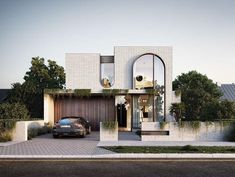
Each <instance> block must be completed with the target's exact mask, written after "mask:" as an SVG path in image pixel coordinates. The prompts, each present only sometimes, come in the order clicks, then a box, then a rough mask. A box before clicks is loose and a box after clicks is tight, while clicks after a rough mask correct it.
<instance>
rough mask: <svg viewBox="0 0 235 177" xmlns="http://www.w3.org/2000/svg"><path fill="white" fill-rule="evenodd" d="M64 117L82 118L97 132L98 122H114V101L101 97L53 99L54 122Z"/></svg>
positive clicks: (63, 97) (110, 98)
mask: <svg viewBox="0 0 235 177" xmlns="http://www.w3.org/2000/svg"><path fill="white" fill-rule="evenodd" d="M65 116H81V117H84V118H85V119H87V120H88V121H89V122H90V123H91V127H92V130H93V131H98V130H99V123H100V122H102V121H112V120H115V99H114V98H113V97H102V96H92V97H82V98H81V97H69V96H61V97H56V98H54V121H55V122H57V121H58V120H59V119H60V118H61V117H65Z"/></svg>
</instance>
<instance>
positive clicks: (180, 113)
mask: <svg viewBox="0 0 235 177" xmlns="http://www.w3.org/2000/svg"><path fill="white" fill-rule="evenodd" d="M170 113H171V115H173V116H174V117H175V119H176V121H180V120H181V119H183V118H184V117H185V115H184V114H185V105H184V104H183V103H173V104H172V105H171V107H170Z"/></svg>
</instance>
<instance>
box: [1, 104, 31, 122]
mask: <svg viewBox="0 0 235 177" xmlns="http://www.w3.org/2000/svg"><path fill="white" fill-rule="evenodd" d="M0 119H17V120H19V119H20V120H28V119H29V113H28V110H27V108H26V106H25V105H23V104H20V103H1V104H0Z"/></svg>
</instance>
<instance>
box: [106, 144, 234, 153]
mask: <svg viewBox="0 0 235 177" xmlns="http://www.w3.org/2000/svg"><path fill="white" fill-rule="evenodd" d="M103 148H105V149H107V150H110V151H113V152H117V153H235V147H231V146H191V145H186V146H154V147H153V146H152V147H146V146H138V147H134V146H115V147H114V146H113V147H103Z"/></svg>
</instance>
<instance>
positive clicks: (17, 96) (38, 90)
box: [8, 57, 65, 118]
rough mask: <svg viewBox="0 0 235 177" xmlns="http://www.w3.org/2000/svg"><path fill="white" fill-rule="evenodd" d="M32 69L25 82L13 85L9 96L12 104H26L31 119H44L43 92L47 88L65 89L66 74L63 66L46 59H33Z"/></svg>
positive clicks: (25, 77)
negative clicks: (46, 61) (46, 62)
mask: <svg viewBox="0 0 235 177" xmlns="http://www.w3.org/2000/svg"><path fill="white" fill-rule="evenodd" d="M31 65H32V66H31V67H30V68H29V71H27V72H26V74H25V76H24V82H23V83H22V84H20V83H14V84H12V91H11V92H10V94H9V96H8V101H9V102H10V103H15V102H19V103H22V104H25V105H26V107H27V109H28V110H29V113H30V116H31V117H38V118H39V117H43V90H44V89H46V88H51V89H52V88H60V89H61V88H63V87H64V84H65V73H64V68H63V67H62V66H59V65H57V63H56V62H55V61H52V60H48V66H47V65H46V64H45V61H44V58H40V57H35V58H32V61H31Z"/></svg>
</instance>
